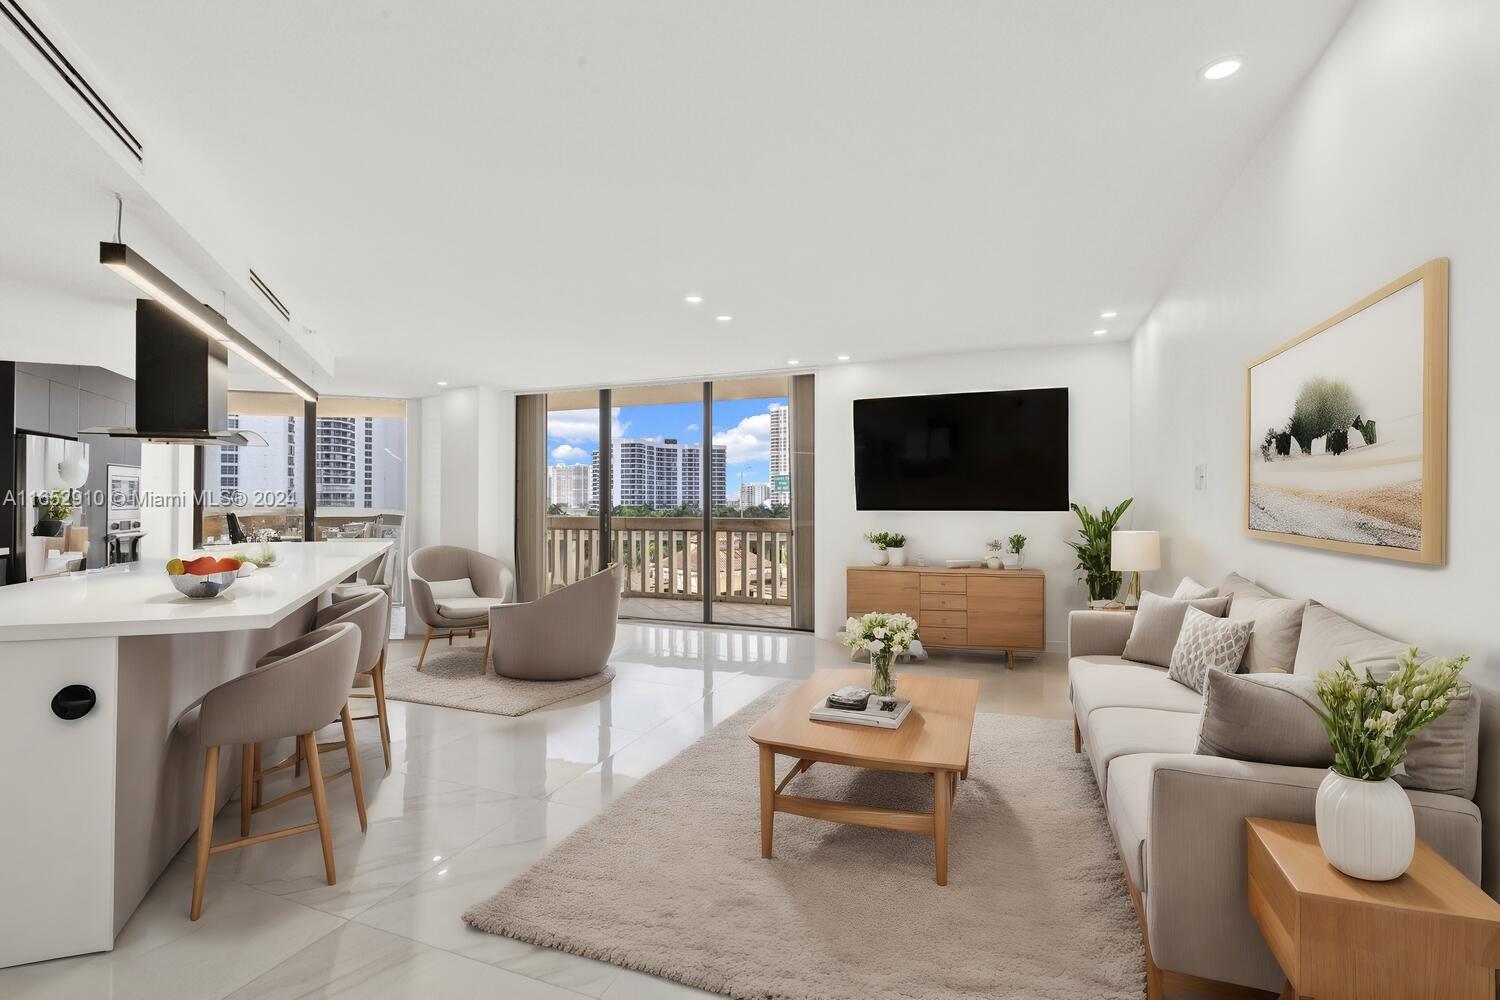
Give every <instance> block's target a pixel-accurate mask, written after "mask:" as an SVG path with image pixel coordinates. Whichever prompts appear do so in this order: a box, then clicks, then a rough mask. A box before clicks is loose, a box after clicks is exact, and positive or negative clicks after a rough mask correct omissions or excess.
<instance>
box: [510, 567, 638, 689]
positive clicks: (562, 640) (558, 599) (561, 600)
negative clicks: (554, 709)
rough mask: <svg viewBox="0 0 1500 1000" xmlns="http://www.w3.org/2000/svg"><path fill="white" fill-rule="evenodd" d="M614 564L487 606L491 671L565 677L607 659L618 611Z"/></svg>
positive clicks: (590, 671) (617, 575) (531, 676)
mask: <svg viewBox="0 0 1500 1000" xmlns="http://www.w3.org/2000/svg"><path fill="white" fill-rule="evenodd" d="M621 573H622V571H621V568H620V567H619V566H618V565H614V566H610V567H609V568H607V569H605V570H603V571H601V572H599V573H595V574H594V575H593V576H591V577H589V578H588V579H586V580H580V581H579V582H578V583H575V584H572V585H571V586H567V587H564V588H562V589H561V590H554V591H553V592H552V593H550V594H546V595H544V596H542V597H540V598H538V599H537V600H535V601H529V602H527V603H526V604H502V605H498V606H496V607H493V608H490V610H489V619H490V635H491V636H492V637H493V640H492V641H493V643H494V652H493V654H492V656H491V660H492V662H493V663H494V665H495V673H497V674H499V675H500V676H501V677H515V678H518V679H521V680H529V681H565V680H572V679H574V678H577V677H588V676H590V675H591V674H597V673H598V672H599V671H601V670H603V669H604V668H605V667H606V666H607V665H608V664H609V654H610V652H611V651H612V650H613V649H614V645H615V621H616V619H617V618H618V617H619V614H620V583H621Z"/></svg>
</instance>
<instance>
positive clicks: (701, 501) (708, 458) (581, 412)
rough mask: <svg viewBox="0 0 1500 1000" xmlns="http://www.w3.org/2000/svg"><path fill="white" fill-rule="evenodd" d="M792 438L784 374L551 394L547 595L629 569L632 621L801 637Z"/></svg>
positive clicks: (624, 605)
mask: <svg viewBox="0 0 1500 1000" xmlns="http://www.w3.org/2000/svg"><path fill="white" fill-rule="evenodd" d="M790 428H791V412H790V397H789V391H788V380H787V379H786V378H784V377H779V378H752V379H733V380H719V381H717V382H708V383H705V382H682V383H665V384H660V385H647V386H623V387H617V388H612V389H606V390H586V391H568V392H560V393H551V394H549V395H548V397H547V440H546V453H547V469H546V477H545V478H546V481H545V484H544V485H543V484H532V485H530V486H524V485H522V484H518V487H519V488H533V489H535V488H544V489H545V490H546V494H547V508H546V509H547V517H546V527H545V541H544V549H545V558H544V563H545V573H544V575H545V578H546V586H547V588H548V589H556V588H558V587H562V586H566V585H567V584H569V583H573V582H576V581H577V580H579V579H582V578H583V577H585V576H587V575H589V574H591V573H594V572H597V571H598V570H600V569H602V568H603V567H604V566H605V565H608V564H610V563H616V564H618V565H620V566H621V567H622V569H623V573H622V591H621V602H620V614H621V616H622V617H628V618H642V619H649V620H656V621H683V622H718V623H723V624H742V625H756V626H765V627H777V628H791V627H794V625H795V624H796V623H795V622H794V619H793V614H792V608H793V602H794V598H795V596H796V594H795V587H794V583H793V580H794V574H793V572H792V563H793V560H794V558H795V555H794V552H795V549H796V547H795V545H794V532H793V523H792V518H791V509H792V495H793V491H794V490H795V489H796V488H797V487H796V484H794V483H793V474H792V468H793V462H792V460H791V431H790ZM809 540H810V538H809ZM809 589H810V588H809ZM809 596H810V595H809Z"/></svg>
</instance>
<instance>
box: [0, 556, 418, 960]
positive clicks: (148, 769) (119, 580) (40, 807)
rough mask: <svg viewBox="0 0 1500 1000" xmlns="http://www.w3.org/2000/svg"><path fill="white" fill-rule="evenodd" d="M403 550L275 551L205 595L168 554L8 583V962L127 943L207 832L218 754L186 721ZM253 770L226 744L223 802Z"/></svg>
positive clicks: (1, 868) (0, 648)
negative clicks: (204, 814)
mask: <svg viewBox="0 0 1500 1000" xmlns="http://www.w3.org/2000/svg"><path fill="white" fill-rule="evenodd" d="M391 544H392V543H391V542H390V541H387V540H369V541H339V542H311V543H302V544H296V543H286V544H280V545H276V546H275V550H276V552H277V554H278V556H279V557H280V561H279V562H278V563H277V564H276V565H275V566H274V567H271V568H269V569H263V570H260V571H258V572H255V573H253V574H251V575H250V576H247V577H244V578H242V579H240V580H237V581H235V584H234V586H233V587H231V588H230V589H229V590H228V591H227V592H226V593H225V594H224V595H222V596H221V597H218V598H215V599H213V600H206V601H195V600H189V599H188V598H185V597H183V596H181V595H180V594H178V592H177V591H176V589H175V588H174V587H173V586H172V583H171V581H170V579H169V578H168V577H167V575H166V567H165V563H164V562H162V561H160V560H156V561H143V562H139V563H133V564H129V565H128V566H124V567H116V568H111V569H108V570H101V571H98V572H93V573H87V574H75V575H71V576H63V577H57V578H53V579H48V580H41V581H36V582H33V583H25V584H15V585H12V586H9V587H0V753H3V758H0V759H3V760H4V761H5V765H4V768H3V770H0V803H4V807H3V808H4V814H5V815H4V819H3V820H0V967H5V966H11V965H19V964H22V963H26V962H37V961H42V960H45V959H50V958H60V957H63V956H65V955H77V954H82V953H85V952H93V951H107V950H109V949H110V948H111V947H113V945H114V939H115V935H116V934H118V933H119V931H120V928H121V927H123V926H124V925H125V921H126V920H128V919H129V918H130V915H131V913H133V912H134V911H135V908H136V906H137V905H139V903H140V901H141V899H142V897H144V896H145V894H146V891H147V890H148V889H150V887H151V885H152V883H153V882H155V881H156V878H157V876H159V875H160V874H161V872H162V871H163V870H165V868H166V867H167V865H168V864H169V863H170V862H171V860H172V858H173V857H174V856H175V855H176V854H177V852H178V851H179V850H180V849H181V848H182V845H183V844H185V843H186V842H187V841H188V839H189V838H190V837H191V836H192V835H193V832H194V830H195V829H196V828H197V822H198V802H197V799H198V790H199V788H200V787H201V781H202V767H203V754H202V751H201V749H200V748H199V747H198V746H197V745H196V742H195V741H193V740H191V739H186V738H184V737H182V736H181V735H180V734H179V733H177V732H176V730H175V723H176V720H177V718H178V716H180V715H181V714H182V712H183V710H184V709H186V708H188V707H189V706H190V705H192V704H193V703H194V702H195V701H197V700H198V699H199V698H201V697H202V696H203V695H204V694H205V693H206V692H207V691H208V690H209V689H211V688H213V687H214V686H215V685H217V684H220V683H222V682H224V681H226V680H228V679H230V678H231V677H235V676H237V675H239V674H242V673H244V672H246V671H248V670H252V669H254V665H255V661H256V660H257V659H258V658H259V657H260V656H262V655H264V654H265V653H266V652H267V651H268V650H270V649H273V648H275V647H276V646H279V645H281V644H282V643H285V642H288V641H290V640H292V639H294V638H296V637H297V636H299V635H301V634H303V633H304V632H306V630H307V629H308V627H309V625H310V624H311V622H312V619H313V615H314V613H315V612H316V610H317V608H318V606H319V604H320V602H326V595H327V593H328V592H329V591H330V590H331V589H332V588H333V587H334V585H335V584H337V583H339V582H340V581H342V580H344V579H346V578H348V577H349V576H350V575H351V574H353V573H355V572H356V571H358V570H360V569H363V568H364V567H366V566H368V565H370V564H371V563H373V562H374V561H375V560H376V559H378V558H379V557H380V556H381V554H382V553H384V552H385V550H386V549H387V548H388V547H390V545H391ZM78 685H81V686H82V687H83V688H87V689H88V691H87V692H84V691H82V690H81V689H80V688H78V687H71V690H70V691H69V692H68V693H67V694H66V695H61V696H60V693H61V692H62V691H63V689H64V688H70V686H78ZM91 699H92V707H89V708H88V709H87V711H86V712H83V713H82V714H81V715H79V713H80V711H81V709H82V708H83V707H85V706H88V705H89V703H90V700H91ZM73 715H79V717H76V718H65V717H64V716H73ZM329 721H330V722H331V721H333V720H329ZM287 745H288V746H290V742H288V744H287ZM273 749H274V748H273ZM267 752H268V753H269V752H271V751H270V750H268V751H267ZM239 775H240V765H239V757H238V754H232V753H226V754H224V755H223V758H222V760H221V761H220V775H219V801H218V803H216V805H218V806H222V805H223V804H224V802H225V801H227V800H228V799H229V798H231V797H232V795H233V793H234V792H235V790H236V789H237V788H238V785H239ZM187 905H188V900H186V899H184V900H183V910H184V913H185V912H186V910H187Z"/></svg>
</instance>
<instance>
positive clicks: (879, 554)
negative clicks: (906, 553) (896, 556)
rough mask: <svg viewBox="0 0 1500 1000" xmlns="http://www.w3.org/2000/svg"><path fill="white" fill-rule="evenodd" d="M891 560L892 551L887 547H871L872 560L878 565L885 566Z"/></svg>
mask: <svg viewBox="0 0 1500 1000" xmlns="http://www.w3.org/2000/svg"><path fill="white" fill-rule="evenodd" d="M890 561H891V556H890V553H889V552H887V551H886V550H885V549H882V548H881V547H880V546H878V545H872V546H871V547H870V562H872V563H874V564H875V565H876V566H884V565H885V564H886V563H888V562H890Z"/></svg>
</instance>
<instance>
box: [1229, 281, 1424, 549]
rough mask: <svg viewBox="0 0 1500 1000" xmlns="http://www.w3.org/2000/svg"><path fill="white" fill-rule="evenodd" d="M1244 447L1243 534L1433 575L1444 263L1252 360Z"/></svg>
mask: <svg viewBox="0 0 1500 1000" xmlns="http://www.w3.org/2000/svg"><path fill="white" fill-rule="evenodd" d="M1414 408H1415V409H1414ZM1351 412H1353V414H1354V415H1353V417H1352V422H1351V419H1350V416H1349V414H1350V413H1351ZM1283 419H1284V422H1283ZM1244 443H1245V508H1244V521H1243V524H1244V528H1245V532H1246V534H1248V535H1250V536H1251V537H1253V538H1263V539H1266V540H1268V541H1275V542H1285V543H1287V544H1290V545H1302V546H1306V547H1309V548H1316V549H1324V550H1326V551H1330V552H1343V553H1351V554H1355V555H1364V556H1374V557H1376V558H1380V559H1394V560H1397V561H1400V562H1410V563H1419V564H1424V565H1429V566H1441V565H1442V564H1443V563H1444V561H1445V560H1446V558H1447V548H1446V545H1447V538H1446V534H1447V510H1448V259H1447V258H1446V257H1439V258H1437V259H1435V260H1430V261H1428V262H1427V263H1425V264H1423V265H1422V266H1421V267H1418V268H1416V269H1415V270H1412V271H1410V272H1408V273H1406V274H1403V275H1402V276H1401V277H1399V278H1397V279H1396V280H1395V281H1392V282H1391V283H1390V284H1388V285H1386V286H1385V287H1384V288H1381V289H1380V290H1379V291H1377V292H1375V293H1374V294H1372V295H1369V296H1366V297H1365V298H1363V299H1361V300H1360V301H1358V302H1356V303H1354V305H1352V306H1350V307H1349V308H1347V309H1345V310H1344V311H1343V312H1340V313H1339V314H1338V315H1336V316H1333V317H1331V318H1329V319H1327V320H1325V321H1323V322H1322V323H1319V324H1318V325H1317V326H1315V327H1313V328H1312V329H1311V330H1308V331H1307V332H1305V333H1303V334H1301V335H1300V336H1297V337H1294V338H1293V339H1291V340H1289V341H1287V342H1286V343H1284V344H1282V345H1281V346H1280V347H1278V348H1276V349H1275V350H1273V351H1271V352H1270V353H1268V354H1265V355H1263V356H1261V357H1260V358H1257V359H1256V360H1255V361H1253V362H1251V364H1250V365H1249V367H1248V368H1246V369H1245V438H1244Z"/></svg>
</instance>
